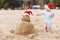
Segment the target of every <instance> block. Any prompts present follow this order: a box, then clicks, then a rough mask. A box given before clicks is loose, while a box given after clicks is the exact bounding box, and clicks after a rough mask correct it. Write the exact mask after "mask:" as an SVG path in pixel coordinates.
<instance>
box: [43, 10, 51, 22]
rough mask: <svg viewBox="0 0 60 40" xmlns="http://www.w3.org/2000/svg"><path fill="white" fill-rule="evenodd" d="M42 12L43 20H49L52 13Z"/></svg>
mask: <svg viewBox="0 0 60 40" xmlns="http://www.w3.org/2000/svg"><path fill="white" fill-rule="evenodd" d="M43 14H44V21H45V22H51V18H52V17H51V16H52V13H51V12H50V11H49V12H47V11H45V12H44V13H43Z"/></svg>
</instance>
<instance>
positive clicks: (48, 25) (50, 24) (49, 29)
mask: <svg viewBox="0 0 60 40" xmlns="http://www.w3.org/2000/svg"><path fill="white" fill-rule="evenodd" d="M51 26H52V23H51V22H50V23H48V24H47V30H48V31H49V32H51Z"/></svg>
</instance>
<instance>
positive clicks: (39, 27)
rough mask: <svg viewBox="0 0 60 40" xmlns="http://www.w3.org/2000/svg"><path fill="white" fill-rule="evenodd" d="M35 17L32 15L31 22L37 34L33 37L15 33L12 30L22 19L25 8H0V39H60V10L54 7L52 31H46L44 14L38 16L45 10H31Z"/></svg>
mask: <svg viewBox="0 0 60 40" xmlns="http://www.w3.org/2000/svg"><path fill="white" fill-rule="evenodd" d="M31 11H32V12H33V14H34V15H35V17H31V20H33V21H31V23H32V24H33V25H34V28H35V31H36V32H35V35H34V37H33V38H32V39H31V38H30V37H28V36H22V35H15V34H12V33H11V32H10V30H11V29H14V28H15V27H16V26H17V25H18V24H19V23H20V21H21V18H22V15H23V13H24V10H0V40H60V18H59V17H60V10H56V9H55V10H54V9H52V13H54V15H55V16H54V17H53V18H52V32H45V29H44V27H45V24H44V22H43V18H44V16H43V15H42V16H38V17H37V16H36V14H39V13H42V12H43V11H44V10H39V9H36V10H31Z"/></svg>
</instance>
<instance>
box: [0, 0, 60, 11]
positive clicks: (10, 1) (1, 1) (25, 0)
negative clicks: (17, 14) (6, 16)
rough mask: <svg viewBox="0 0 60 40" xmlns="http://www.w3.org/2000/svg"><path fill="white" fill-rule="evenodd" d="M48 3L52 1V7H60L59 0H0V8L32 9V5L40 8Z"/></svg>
mask: <svg viewBox="0 0 60 40" xmlns="http://www.w3.org/2000/svg"><path fill="white" fill-rule="evenodd" d="M48 3H52V4H53V5H54V7H53V8H56V7H59V8H60V0H0V9H2V8H3V9H12V10H14V9H28V8H30V9H32V7H33V6H34V5H39V6H40V7H41V9H42V8H43V6H44V5H45V4H48Z"/></svg>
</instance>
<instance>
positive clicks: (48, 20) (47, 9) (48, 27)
mask: <svg viewBox="0 0 60 40" xmlns="http://www.w3.org/2000/svg"><path fill="white" fill-rule="evenodd" d="M51 8H52V5H51V4H50V5H48V4H47V5H45V6H44V9H45V12H43V13H42V14H44V22H45V24H46V27H45V30H46V32H48V31H51V26H52V20H51V18H52V17H53V16H54V14H53V13H51ZM37 16H39V15H37Z"/></svg>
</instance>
